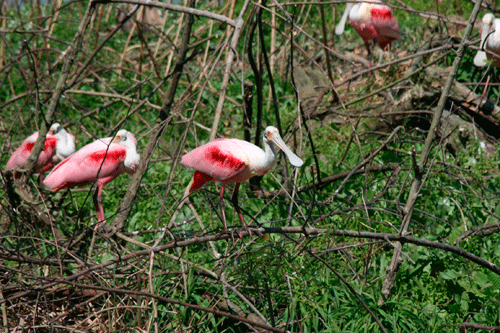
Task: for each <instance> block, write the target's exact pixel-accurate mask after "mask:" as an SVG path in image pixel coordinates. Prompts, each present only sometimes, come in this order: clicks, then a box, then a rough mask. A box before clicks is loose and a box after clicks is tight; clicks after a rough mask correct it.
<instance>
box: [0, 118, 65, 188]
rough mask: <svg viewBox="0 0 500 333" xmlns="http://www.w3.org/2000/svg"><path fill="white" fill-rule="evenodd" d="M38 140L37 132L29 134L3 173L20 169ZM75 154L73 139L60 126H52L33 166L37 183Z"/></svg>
mask: <svg viewBox="0 0 500 333" xmlns="http://www.w3.org/2000/svg"><path fill="white" fill-rule="evenodd" d="M37 139H38V132H35V133H33V134H31V135H30V136H29V137H27V138H26V139H25V140H24V141H23V143H22V145H21V146H20V147H19V148H17V149H16V151H14V153H13V154H12V156H11V157H10V159H9V161H8V162H7V165H6V166H5V171H9V170H15V169H22V168H23V167H24V166H25V165H26V162H27V161H28V157H29V156H30V154H31V151H32V150H33V147H34V146H35V142H36V140H37ZM74 152H75V137H74V136H73V135H71V134H69V133H68V132H67V131H66V130H65V129H64V128H63V127H62V126H61V125H59V124H58V123H55V124H52V126H50V129H49V131H48V133H47V136H46V137H45V145H44V148H43V150H42V152H41V153H40V156H39V157H38V161H37V163H36V166H35V173H38V174H39V175H40V176H39V182H40V183H41V182H42V180H43V174H44V173H45V172H46V171H48V170H50V169H52V167H53V166H54V165H56V164H57V163H59V162H60V161H62V160H63V159H65V158H66V157H68V156H70V155H71V154H73V153H74Z"/></svg>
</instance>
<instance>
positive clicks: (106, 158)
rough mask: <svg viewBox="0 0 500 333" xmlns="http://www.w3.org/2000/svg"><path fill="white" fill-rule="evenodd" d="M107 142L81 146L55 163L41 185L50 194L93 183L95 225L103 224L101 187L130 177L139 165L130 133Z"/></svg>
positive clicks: (138, 158) (100, 140) (126, 132)
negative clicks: (96, 222) (50, 192)
mask: <svg viewBox="0 0 500 333" xmlns="http://www.w3.org/2000/svg"><path fill="white" fill-rule="evenodd" d="M111 140H112V138H104V139H99V140H96V141H94V142H92V143H90V144H88V145H86V146H84V147H83V148H81V149H80V150H79V151H77V152H76V153H75V154H73V155H71V156H70V157H68V158H66V159H65V160H64V161H62V162H61V163H59V164H58V165H57V166H56V167H55V168H54V170H52V172H51V173H50V174H49V175H48V176H47V178H46V179H45V181H44V182H43V184H44V185H45V186H47V187H48V188H50V189H52V191H53V192H56V191H59V190H61V189H64V188H69V187H75V186H84V185H89V184H92V183H94V182H96V184H97V188H96V191H95V194H94V204H95V206H96V211H97V218H98V222H101V221H104V209H103V207H102V198H101V195H102V188H103V186H104V185H105V184H107V183H109V182H110V181H112V180H113V179H115V178H116V177H118V176H119V175H121V174H122V173H123V172H127V173H130V174H132V173H134V172H135V171H136V170H137V167H138V166H139V161H140V157H139V155H138V154H137V151H136V143H137V140H136V139H135V137H134V135H133V134H132V133H130V132H128V131H125V130H120V131H118V133H117V135H116V137H115V139H114V140H113V141H111Z"/></svg>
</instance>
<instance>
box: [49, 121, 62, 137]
mask: <svg viewBox="0 0 500 333" xmlns="http://www.w3.org/2000/svg"><path fill="white" fill-rule="evenodd" d="M61 128H63V127H62V126H61V124H59V123H53V124H52V126H50V128H49V132H48V133H47V134H49V135H54V134H56V133H57V132H59V131H60V130H61Z"/></svg>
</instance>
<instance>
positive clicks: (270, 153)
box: [262, 138, 277, 170]
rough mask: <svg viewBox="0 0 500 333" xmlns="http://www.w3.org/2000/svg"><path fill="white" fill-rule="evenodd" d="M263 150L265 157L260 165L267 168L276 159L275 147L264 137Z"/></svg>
mask: <svg viewBox="0 0 500 333" xmlns="http://www.w3.org/2000/svg"><path fill="white" fill-rule="evenodd" d="M264 150H265V154H266V155H265V156H266V157H265V159H264V163H263V164H264V165H263V166H262V168H263V169H266V170H269V169H271V168H272V167H273V166H274V165H275V164H276V159H277V153H276V147H275V146H274V143H272V142H270V141H269V140H267V139H266V138H264Z"/></svg>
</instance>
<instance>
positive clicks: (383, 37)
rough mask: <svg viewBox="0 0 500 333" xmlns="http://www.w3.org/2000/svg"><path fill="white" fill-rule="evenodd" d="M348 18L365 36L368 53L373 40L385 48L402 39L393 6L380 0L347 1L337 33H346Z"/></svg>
mask: <svg viewBox="0 0 500 333" xmlns="http://www.w3.org/2000/svg"><path fill="white" fill-rule="evenodd" d="M374 2H376V3H374ZM347 19H349V24H350V25H351V26H352V27H353V28H354V29H355V30H356V31H357V32H358V34H359V35H360V36H361V38H363V41H364V42H365V46H366V49H367V51H368V55H371V49H370V44H369V41H371V40H373V41H374V44H378V46H379V47H380V48H381V49H382V50H384V49H385V48H386V47H387V46H388V45H389V46H390V45H391V44H392V42H393V41H395V40H399V39H401V30H400V29H399V25H398V22H397V21H396V19H395V18H394V15H393V13H392V11H391V8H390V7H388V6H386V5H384V4H382V1H380V0H374V1H371V2H362V1H357V2H349V3H347V4H346V8H345V11H344V14H343V15H342V18H341V19H340V21H339V23H338V24H337V26H336V27H335V34H336V35H341V34H342V33H344V28H345V23H346V21H347Z"/></svg>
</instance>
